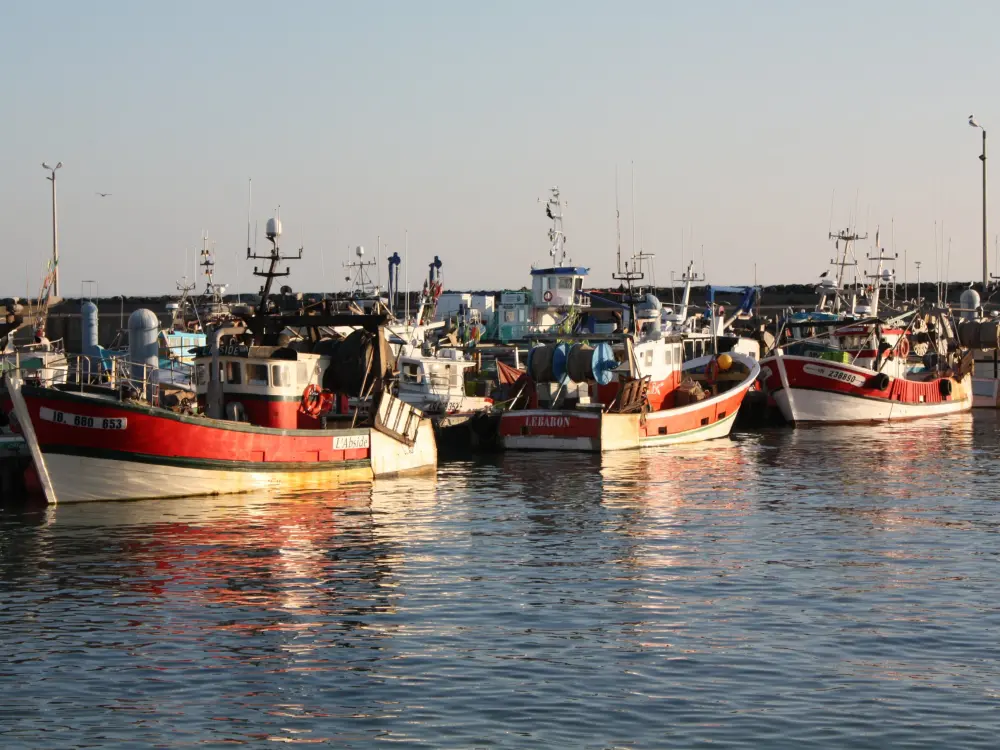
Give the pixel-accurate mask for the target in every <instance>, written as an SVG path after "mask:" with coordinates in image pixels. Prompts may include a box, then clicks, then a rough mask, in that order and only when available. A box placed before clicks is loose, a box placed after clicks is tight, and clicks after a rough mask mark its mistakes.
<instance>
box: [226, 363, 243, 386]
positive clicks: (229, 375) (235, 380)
mask: <svg viewBox="0 0 1000 750" xmlns="http://www.w3.org/2000/svg"><path fill="white" fill-rule="evenodd" d="M226 382H227V383H229V384H230V385H239V384H240V383H242V382H243V368H242V367H241V366H240V363H239V362H226Z"/></svg>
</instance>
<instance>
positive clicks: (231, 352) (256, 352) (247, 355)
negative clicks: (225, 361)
mask: <svg viewBox="0 0 1000 750" xmlns="http://www.w3.org/2000/svg"><path fill="white" fill-rule="evenodd" d="M219 356H220V357H240V358H243V359H275V360H281V361H284V362H294V361H296V360H302V359H319V357H320V355H319V354H309V353H306V352H297V351H295V350H294V349H290V348H289V347H287V346H247V345H246V344H227V345H224V346H220V347H219ZM211 357H212V349H211V347H207V346H206V347H202V348H200V349H199V350H198V353H197V354H196V356H195V360H199V359H211Z"/></svg>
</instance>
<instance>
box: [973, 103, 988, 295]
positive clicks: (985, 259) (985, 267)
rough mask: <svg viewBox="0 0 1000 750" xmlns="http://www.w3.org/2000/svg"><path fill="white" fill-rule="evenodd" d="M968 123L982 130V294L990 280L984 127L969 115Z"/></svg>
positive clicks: (984, 292)
mask: <svg viewBox="0 0 1000 750" xmlns="http://www.w3.org/2000/svg"><path fill="white" fill-rule="evenodd" d="M969 125H971V126H972V127H974V128H979V129H980V130H982V131H983V153H982V154H981V155H980V156H979V158H980V159H981V160H982V162H983V294H984V295H985V294H986V285H987V284H988V283H989V280H990V269H989V253H988V251H987V249H986V128H984V127H983V126H982V125H980V124H979V123H978V122H976V118H975V117H973V116H972V115H969Z"/></svg>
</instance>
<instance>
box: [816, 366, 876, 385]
mask: <svg viewBox="0 0 1000 750" xmlns="http://www.w3.org/2000/svg"><path fill="white" fill-rule="evenodd" d="M802 369H803V370H805V371H806V372H807V373H809V374H810V375H817V376H819V377H821V378H829V379H830V380H838V381H840V382H841V383H847V384H848V385H853V386H855V387H857V388H860V387H861V386H863V385H864V384H865V379H864V377H862V376H861V375H857V374H855V373H853V372H845V371H844V370H838V369H836V368H833V367H823V366H822V365H803V367H802Z"/></svg>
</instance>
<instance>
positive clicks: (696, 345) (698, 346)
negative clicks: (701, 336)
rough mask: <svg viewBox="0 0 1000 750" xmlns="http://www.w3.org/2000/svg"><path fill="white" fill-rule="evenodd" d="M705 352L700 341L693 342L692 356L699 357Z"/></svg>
mask: <svg viewBox="0 0 1000 750" xmlns="http://www.w3.org/2000/svg"><path fill="white" fill-rule="evenodd" d="M704 353H705V349H704V345H703V344H702V343H701V342H700V341H695V342H694V356H695V357H700V356H702V355H703V354H704Z"/></svg>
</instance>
